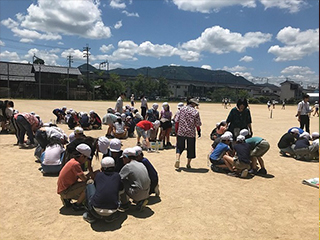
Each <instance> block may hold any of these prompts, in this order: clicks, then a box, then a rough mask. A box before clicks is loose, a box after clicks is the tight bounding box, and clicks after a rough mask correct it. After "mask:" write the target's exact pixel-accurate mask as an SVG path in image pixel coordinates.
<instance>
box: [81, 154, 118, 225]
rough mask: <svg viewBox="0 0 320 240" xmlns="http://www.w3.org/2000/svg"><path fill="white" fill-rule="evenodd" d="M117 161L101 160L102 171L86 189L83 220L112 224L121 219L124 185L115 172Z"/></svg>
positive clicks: (110, 159)
mask: <svg viewBox="0 0 320 240" xmlns="http://www.w3.org/2000/svg"><path fill="white" fill-rule="evenodd" d="M114 167H115V161H114V159H113V158H112V157H104V158H103V159H102V160H101V169H100V171H99V172H98V173H97V175H96V177H95V179H94V182H91V183H89V184H87V187H86V208H87V210H88V211H87V212H85V213H84V214H83V219H84V220H85V221H87V222H89V223H93V222H95V221H96V220H97V219H102V220H104V221H106V222H112V221H114V220H116V219H117V218H118V217H119V213H118V212H117V209H118V207H119V202H120V201H119V194H120V192H121V191H122V190H123V184H122V182H121V177H120V175H119V173H117V172H115V171H114Z"/></svg>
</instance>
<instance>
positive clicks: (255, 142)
mask: <svg viewBox="0 0 320 240" xmlns="http://www.w3.org/2000/svg"><path fill="white" fill-rule="evenodd" d="M227 126H228V125H227V122H226V121H224V120H223V121H221V122H219V123H217V124H216V128H214V129H213V131H212V133H211V135H210V138H211V140H213V143H212V146H211V147H212V149H211V152H210V154H209V156H208V158H209V161H210V162H211V170H212V171H214V172H219V173H227V174H228V175H230V176H239V177H242V178H246V177H247V176H248V174H261V175H266V174H267V170H266V168H265V164H264V161H263V159H262V156H263V155H264V154H265V153H266V152H267V151H268V150H269V148H270V144H269V143H268V141H267V140H265V139H264V138H262V137H257V136H254V137H252V136H251V135H250V132H249V130H248V129H242V130H241V131H240V134H239V135H238V136H236V139H235V140H236V141H233V134H232V133H231V132H230V131H227ZM258 164H259V165H260V169H259V167H258Z"/></svg>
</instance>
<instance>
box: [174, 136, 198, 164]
mask: <svg viewBox="0 0 320 240" xmlns="http://www.w3.org/2000/svg"><path fill="white" fill-rule="evenodd" d="M186 142H187V158H189V159H191V158H196V138H192V137H182V136H177V146H176V153H179V154H181V153H182V152H183V151H184V150H185V148H186Z"/></svg>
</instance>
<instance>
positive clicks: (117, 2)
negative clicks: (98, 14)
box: [110, 0, 127, 9]
mask: <svg viewBox="0 0 320 240" xmlns="http://www.w3.org/2000/svg"><path fill="white" fill-rule="evenodd" d="M110 6H111V7H112V8H120V9H123V8H126V7H127V6H126V4H125V3H124V2H122V0H111V2H110Z"/></svg>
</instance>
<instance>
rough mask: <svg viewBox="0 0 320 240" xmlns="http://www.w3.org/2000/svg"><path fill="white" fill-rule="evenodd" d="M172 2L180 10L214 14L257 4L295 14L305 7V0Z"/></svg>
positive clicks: (194, 0) (197, 0) (174, 0)
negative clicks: (221, 10)
mask: <svg viewBox="0 0 320 240" xmlns="http://www.w3.org/2000/svg"><path fill="white" fill-rule="evenodd" d="M172 2H173V3H174V4H175V5H177V7H178V8H179V9H181V10H184V11H191V12H202V13H210V12H213V11H215V12H216V11H219V10H220V9H221V8H225V7H230V6H235V5H240V6H242V7H248V8H255V7H256V6H257V2H260V3H261V4H263V5H264V7H265V9H268V8H272V7H275V8H280V9H285V10H289V12H290V13H295V12H298V11H299V10H300V9H301V8H302V7H304V6H306V5H307V1H306V0H201V1H199V0H172Z"/></svg>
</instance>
